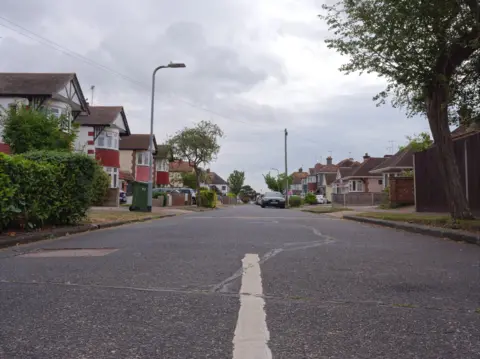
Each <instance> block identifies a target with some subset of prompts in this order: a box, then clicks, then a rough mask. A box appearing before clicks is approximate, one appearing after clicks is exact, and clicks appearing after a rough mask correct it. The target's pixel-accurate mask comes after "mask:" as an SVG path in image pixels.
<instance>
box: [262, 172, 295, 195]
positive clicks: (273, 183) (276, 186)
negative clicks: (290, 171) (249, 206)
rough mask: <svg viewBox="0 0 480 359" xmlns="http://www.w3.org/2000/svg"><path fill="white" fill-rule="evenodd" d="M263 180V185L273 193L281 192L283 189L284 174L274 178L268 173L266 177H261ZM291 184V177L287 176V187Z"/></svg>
mask: <svg viewBox="0 0 480 359" xmlns="http://www.w3.org/2000/svg"><path fill="white" fill-rule="evenodd" d="M263 178H264V179H265V184H266V185H267V187H268V188H269V189H270V190H271V191H274V192H283V190H284V189H285V174H284V173H281V174H280V175H278V176H277V177H274V176H272V175H271V174H270V172H269V173H267V174H266V175H263ZM292 182H293V178H292V176H288V186H289V187H290V185H291V184H292Z"/></svg>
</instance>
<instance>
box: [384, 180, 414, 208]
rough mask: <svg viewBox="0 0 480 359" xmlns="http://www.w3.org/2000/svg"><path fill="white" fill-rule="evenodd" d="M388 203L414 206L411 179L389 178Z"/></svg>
mask: <svg viewBox="0 0 480 359" xmlns="http://www.w3.org/2000/svg"><path fill="white" fill-rule="evenodd" d="M389 185H390V194H389V196H390V203H391V204H415V195H414V190H413V186H414V185H413V177H390V180H389Z"/></svg>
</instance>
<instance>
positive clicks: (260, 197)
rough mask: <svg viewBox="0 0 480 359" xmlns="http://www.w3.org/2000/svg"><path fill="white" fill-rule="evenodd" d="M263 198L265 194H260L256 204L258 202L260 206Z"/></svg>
mask: <svg viewBox="0 0 480 359" xmlns="http://www.w3.org/2000/svg"><path fill="white" fill-rule="evenodd" d="M262 198H263V194H261V195H259V196H258V197H257V199H256V200H255V204H256V205H257V206H260V205H261V204H262Z"/></svg>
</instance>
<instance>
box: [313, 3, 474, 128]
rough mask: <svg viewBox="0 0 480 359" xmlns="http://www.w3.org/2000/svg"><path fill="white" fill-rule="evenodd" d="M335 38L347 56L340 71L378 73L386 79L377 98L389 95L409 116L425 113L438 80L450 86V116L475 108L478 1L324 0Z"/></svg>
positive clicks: (470, 112)
mask: <svg viewBox="0 0 480 359" xmlns="http://www.w3.org/2000/svg"><path fill="white" fill-rule="evenodd" d="M323 9H324V10H326V14H325V15H321V16H320V17H321V18H322V19H324V20H326V22H327V24H328V25H329V27H330V30H331V31H332V33H333V34H334V36H333V38H331V39H328V40H327V41H326V43H327V45H328V47H329V48H332V49H335V50H337V51H338V52H339V53H340V54H342V55H346V58H348V59H349V61H348V63H346V64H345V65H343V66H342V67H341V68H340V70H341V71H344V72H345V73H353V72H360V73H363V72H367V73H371V72H373V73H376V74H378V75H379V76H380V77H382V78H384V79H386V81H387V82H388V86H387V88H386V89H385V90H384V91H382V92H381V93H380V94H378V95H377V96H376V97H375V100H378V101H379V104H380V103H385V99H386V98H387V97H388V96H389V95H390V94H392V95H393V96H394V98H393V105H394V106H406V108H407V112H408V114H409V115H413V114H416V113H421V114H424V113H426V109H427V106H426V102H427V100H428V98H429V97H430V95H431V94H432V92H433V91H435V87H436V85H437V84H442V85H444V86H446V87H447V89H448V93H449V96H448V101H449V102H448V104H444V106H445V105H447V106H449V108H450V110H451V111H450V114H451V120H452V121H458V119H459V117H460V115H463V117H464V118H465V119H467V118H477V117H478V115H479V113H480V106H479V103H480V91H478V88H479V85H480V77H479V76H478V73H479V70H478V69H479V65H480V52H479V41H478V40H479V35H480V26H479V25H480V17H479V16H478V12H479V5H478V1H470V0H460V1H459V0H444V1H441V2H437V3H435V5H432V3H429V2H425V1H421V0H363V1H353V0H340V1H338V2H337V3H335V4H334V5H323Z"/></svg>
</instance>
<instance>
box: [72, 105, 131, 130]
mask: <svg viewBox="0 0 480 359" xmlns="http://www.w3.org/2000/svg"><path fill="white" fill-rule="evenodd" d="M89 108H90V114H89V115H87V114H81V115H80V116H78V117H77V119H76V120H75V122H76V123H78V124H79V125H86V126H88V125H91V126H95V125H97V126H108V125H111V124H112V123H113V122H114V121H115V119H116V118H117V116H118V115H119V114H121V115H122V117H123V120H124V121H123V122H124V124H125V129H126V132H127V134H130V128H129V127H128V123H127V119H126V118H125V112H124V110H123V107H122V106H90V107H89Z"/></svg>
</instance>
